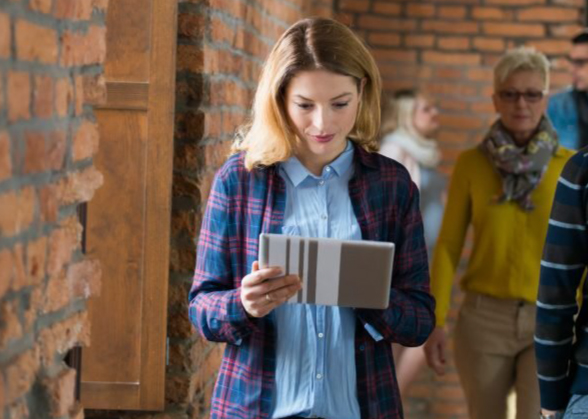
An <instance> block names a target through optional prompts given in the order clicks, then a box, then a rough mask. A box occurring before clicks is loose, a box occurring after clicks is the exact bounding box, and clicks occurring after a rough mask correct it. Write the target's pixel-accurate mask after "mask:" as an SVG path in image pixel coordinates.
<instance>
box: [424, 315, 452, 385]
mask: <svg viewBox="0 0 588 419" xmlns="http://www.w3.org/2000/svg"><path fill="white" fill-rule="evenodd" d="M446 351H447V336H446V333H445V329H443V328H442V327H439V326H437V327H436V328H435V330H433V333H431V336H429V339H427V342H426V343H425V354H426V355H427V364H429V367H431V368H432V369H433V371H435V372H436V373H437V375H443V374H445V364H446V362H447V361H446V357H445V354H446Z"/></svg>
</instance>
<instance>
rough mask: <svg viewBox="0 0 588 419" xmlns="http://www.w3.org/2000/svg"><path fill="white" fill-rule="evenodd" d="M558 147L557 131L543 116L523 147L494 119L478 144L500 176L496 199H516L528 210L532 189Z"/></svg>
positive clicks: (498, 200) (530, 208)
mask: <svg viewBox="0 0 588 419" xmlns="http://www.w3.org/2000/svg"><path fill="white" fill-rule="evenodd" d="M557 147H558V140H557V134H556V132H555V130H554V129H553V127H552V126H551V123H550V122H549V121H548V119H547V118H545V117H543V118H542V119H541V121H540V122H539V128H538V129H537V132H536V133H535V134H534V136H533V138H531V140H530V141H529V142H528V143H527V145H526V146H524V147H519V146H517V145H516V143H515V142H514V140H513V139H512V137H511V136H510V134H509V133H508V131H507V130H506V129H505V128H504V125H502V123H501V122H500V120H498V121H496V122H495V123H494V124H493V125H492V127H491V128H490V131H489V132H488V134H487V135H486V137H485V138H484V140H483V141H482V144H480V149H481V150H482V152H483V153H484V154H486V155H487V156H488V158H489V159H490V161H491V162H492V164H493V165H494V167H495V168H496V170H497V171H498V174H499V175H500V177H501V178H502V194H501V195H498V196H497V197H496V202H498V203H502V202H506V201H516V202H517V203H518V204H519V205H520V206H521V208H523V209H524V210H525V211H531V210H532V209H533V208H534V207H535V206H534V205H533V203H532V202H531V192H533V190H534V189H535V188H536V187H537V185H538V184H539V182H540V181H541V178H542V177H543V174H544V173H545V171H546V170H547V164H548V163H549V160H550V159H551V156H553V155H554V154H555V152H556V151H557Z"/></svg>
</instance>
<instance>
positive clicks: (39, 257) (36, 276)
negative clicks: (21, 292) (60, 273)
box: [26, 237, 47, 285]
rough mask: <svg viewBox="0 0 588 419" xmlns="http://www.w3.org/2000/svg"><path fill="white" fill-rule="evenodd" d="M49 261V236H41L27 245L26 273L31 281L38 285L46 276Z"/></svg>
mask: <svg viewBox="0 0 588 419" xmlns="http://www.w3.org/2000/svg"><path fill="white" fill-rule="evenodd" d="M46 262H47V238H46V237H40V238H38V239H37V240H35V241H31V242H29V244H28V245H27V261H26V273H27V277H28V279H29V283H30V284H33V285H38V284H40V283H41V282H42V281H43V278H45V272H46Z"/></svg>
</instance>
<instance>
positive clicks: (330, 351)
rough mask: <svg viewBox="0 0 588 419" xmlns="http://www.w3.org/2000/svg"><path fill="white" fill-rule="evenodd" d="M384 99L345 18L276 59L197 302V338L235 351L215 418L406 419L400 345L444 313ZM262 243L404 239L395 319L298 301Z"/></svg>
mask: <svg viewBox="0 0 588 419" xmlns="http://www.w3.org/2000/svg"><path fill="white" fill-rule="evenodd" d="M380 93H381V92H380V76H379V73H378V70H377V67H376V64H375V62H374V59H373V58H372V56H371V55H370V53H369V52H368V50H367V49H366V48H365V46H364V45H363V44H362V42H361V41H360V40H359V39H358V37H357V36H356V35H354V34H353V32H351V31H350V30H349V29H348V28H347V27H345V26H344V25H342V24H340V23H337V22H335V21H333V20H329V19H305V20H302V21H299V22H297V23H296V24H294V25H293V26H292V27H290V28H289V29H288V30H286V32H285V33H284V34H283V35H282V37H281V38H280V39H279V40H278V42H277V43H276V45H275V46H274V48H273V49H272V51H271V53H270V55H269V57H268V59H267V61H266V63H265V65H264V68H263V72H262V75H261V79H260V82H259V85H258V89H257V92H256V96H255V101H254V105H253V118H252V121H251V124H250V125H249V126H248V128H247V129H246V130H245V133H244V136H243V137H242V139H241V140H240V141H239V142H237V143H236V144H235V152H236V153H235V154H234V155H232V156H231V157H230V158H229V160H228V161H227V162H226V163H225V164H224V166H223V167H222V168H221V169H220V171H219V172H218V173H217V175H216V178H215V181H214V184H213V187H212V190H211V193H210V198H209V200H208V204H207V209H206V213H205V216H204V220H203V224H202V229H201V233H200V239H199V244H198V255H197V264H196V272H195V275H194V283H193V286H192V290H191V292H190V318H191V320H192V322H193V323H194V325H195V326H196V328H197V329H198V330H199V332H200V333H201V334H202V335H203V336H204V337H205V338H207V339H209V340H211V341H218V342H224V343H226V351H225V355H224V358H223V361H222V364H221V368H220V371H219V375H218V379H217V383H216V387H215V390H214V394H213V399H212V407H211V417H212V418H227V417H231V418H290V417H322V418H337V419H345V418H349V419H351V418H360V417H362V418H402V405H401V402H400V398H399V394H398V388H397V385H396V380H395V374H394V363H393V358H392V351H391V345H390V343H391V342H399V343H401V344H403V345H408V346H411V345H419V344H421V343H422V342H424V340H425V339H426V338H427V336H428V335H429V333H430V332H431V330H432V328H433V324H434V318H433V310H434V302H433V299H432V297H431V296H430V294H429V286H428V268H427V260H426V250H425V244H424V239H423V227H422V223H421V217H420V213H419V209H418V190H417V189H416V187H415V186H414V184H413V183H412V182H410V178H409V175H408V172H407V171H406V169H404V168H403V167H402V166H401V165H400V164H398V163H396V162H394V161H392V160H390V159H387V158H385V157H382V156H380V155H378V154H377V153H375V152H374V151H375V150H376V149H377V145H378V144H377V133H378V131H379V109H380V103H379V101H380ZM262 232H270V233H281V234H293V235H302V236H312V237H334V238H340V239H351V240H362V239H367V240H379V241H389V242H394V243H395V244H396V256H395V261H394V273H393V278H392V287H391V289H390V295H389V299H390V304H389V306H388V308H387V309H385V310H366V309H352V308H344V307H333V306H317V305H305V304H284V302H285V301H286V300H287V299H289V298H290V297H291V296H292V295H293V294H294V293H296V292H297V291H298V290H299V289H300V288H301V287H303V286H304V284H302V283H301V281H300V278H298V277H297V276H293V275H288V276H281V277H279V275H280V274H281V271H280V269H279V268H275V267H273V268H264V269H260V268H259V265H258V262H257V261H256V259H257V252H258V236H259V234H260V233H262ZM276 276H278V277H277V278H275V277H276ZM270 278H272V279H271V281H268V279H270ZM361 280H362V278H357V281H361Z"/></svg>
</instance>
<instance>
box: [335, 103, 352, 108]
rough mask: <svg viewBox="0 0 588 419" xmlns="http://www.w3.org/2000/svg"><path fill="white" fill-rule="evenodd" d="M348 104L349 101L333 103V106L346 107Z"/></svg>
mask: <svg viewBox="0 0 588 419" xmlns="http://www.w3.org/2000/svg"><path fill="white" fill-rule="evenodd" d="M347 105H349V102H338V103H333V106H334V107H335V108H337V109H341V108H345V107H347Z"/></svg>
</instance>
